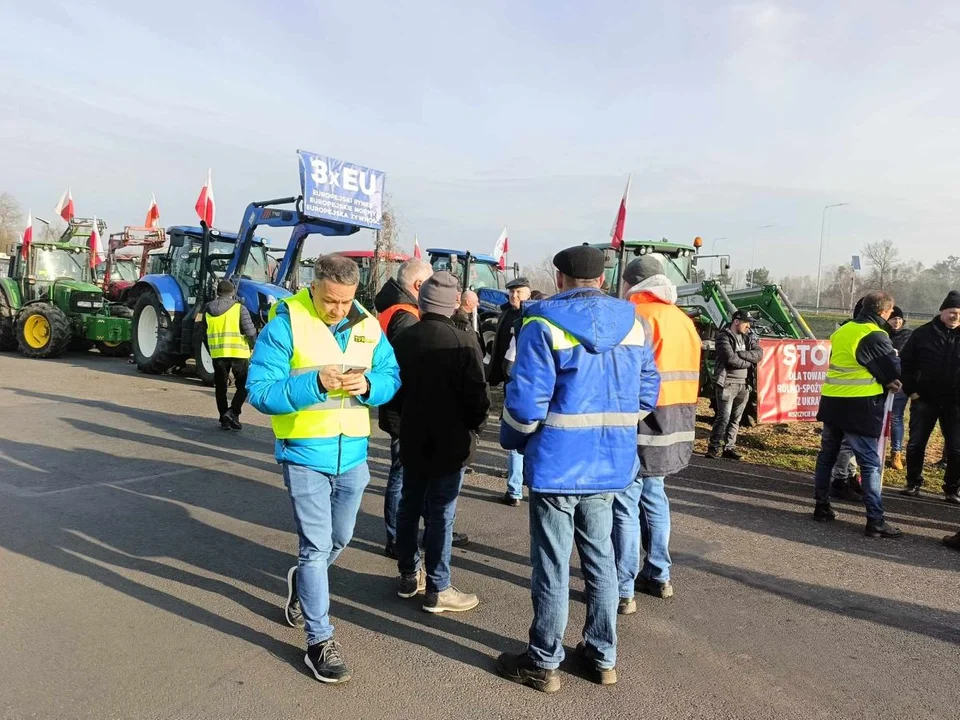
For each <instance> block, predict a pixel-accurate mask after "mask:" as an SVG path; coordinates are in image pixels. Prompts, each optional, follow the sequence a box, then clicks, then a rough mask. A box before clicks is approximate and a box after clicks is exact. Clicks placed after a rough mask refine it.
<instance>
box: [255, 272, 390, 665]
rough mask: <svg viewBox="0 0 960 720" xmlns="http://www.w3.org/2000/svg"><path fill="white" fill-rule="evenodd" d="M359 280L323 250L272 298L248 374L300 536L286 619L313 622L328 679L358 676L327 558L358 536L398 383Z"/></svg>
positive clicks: (317, 659) (310, 633) (312, 638)
mask: <svg viewBox="0 0 960 720" xmlns="http://www.w3.org/2000/svg"><path fill="white" fill-rule="evenodd" d="M359 282H360V271H359V269H358V267H357V265H356V263H354V262H353V261H352V260H350V259H348V258H345V257H343V256H341V255H324V256H322V257H320V258H319V259H318V260H317V262H316V264H315V266H314V279H313V282H311V283H310V287H309V288H306V289H304V290H301V291H300V292H299V293H297V294H296V295H293V296H291V297H288V298H284V299H283V300H281V301H280V302H278V303H277V304H276V305H275V306H274V309H275V312H274V313H273V318H272V319H271V320H270V322H268V323H267V325H266V327H264V329H263V332H262V333H261V334H260V338H259V340H258V341H257V346H256V348H255V349H254V352H253V358H252V359H251V361H250V375H249V380H248V382H247V388H248V390H249V391H250V404H251V405H253V406H254V407H255V408H257V409H258V410H259V411H260V412H262V413H265V414H266V415H270V416H271V420H272V422H273V432H274V435H275V436H276V438H277V442H276V451H275V453H276V458H277V462H279V463H280V464H281V466H282V467H283V479H284V483H285V485H286V486H287V490H288V491H289V493H290V500H291V503H292V505H293V514H294V518H295V520H296V527H297V535H298V536H299V541H300V552H299V558H298V562H297V565H295V566H294V567H292V568H290V570H289V571H288V573H287V604H286V618H287V622H288V623H289V624H290V625H293V626H303V627H304V628H305V630H306V635H307V653H306V655H305V656H304V662H305V663H306V665H307V667H308V668H310V671H311V672H312V673H313V675H314V677H316V679H317V680H319V681H321V682H325V683H342V682H346V681H347V680H349V679H350V671H349V670H348V669H347V665H346V663H345V662H344V660H343V655H342V652H341V649H340V645H339V643H337V642H335V641H334V639H333V625H331V623H330V587H329V580H328V577H327V568H328V567H329V566H330V565H331V564H333V562H334V561H335V560H336V559H337V557H338V556H339V555H340V553H341V552H342V551H343V549H344V548H345V547H346V546H347V543H349V542H350V539H351V538H352V536H353V527H354V524H355V522H356V519H357V512H358V511H359V510H360V500H361V498H362V496H363V490H364V488H365V487H366V486H367V483H368V482H369V481H370V470H369V468H368V467H367V440H368V438H369V436H370V407H371V406H376V405H382V404H383V403H385V402H387V401H388V400H390V398H392V397H393V396H394V395H395V394H396V392H397V390H398V389H399V387H400V371H399V369H398V368H397V360H396V358H395V357H394V354H393V348H391V347H390V343H389V342H388V341H387V338H386V336H385V334H384V333H383V332H382V331H381V329H380V325H379V324H378V323H377V320H376V319H375V318H374V317H372V316H371V315H370V313H368V312H367V311H366V310H365V309H364V308H363V307H361V306H360V304H359V303H357V302H356V301H355V300H354V296H355V294H356V291H357V285H358V284H359Z"/></svg>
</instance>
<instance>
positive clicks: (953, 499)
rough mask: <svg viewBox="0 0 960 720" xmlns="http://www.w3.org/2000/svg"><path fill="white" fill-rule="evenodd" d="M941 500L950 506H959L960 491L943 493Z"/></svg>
mask: <svg viewBox="0 0 960 720" xmlns="http://www.w3.org/2000/svg"><path fill="white" fill-rule="evenodd" d="M943 499H944V500H945V501H946V502H948V503H950V504H951V505H960V490H954V491H953V492H945V493H944V494H943Z"/></svg>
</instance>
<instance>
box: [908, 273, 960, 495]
mask: <svg viewBox="0 0 960 720" xmlns="http://www.w3.org/2000/svg"><path fill="white" fill-rule="evenodd" d="M900 359H901V362H902V364H903V391H904V392H905V393H906V394H907V396H908V397H910V399H911V403H910V440H909V442H908V443H907V488H906V489H905V490H904V491H903V493H904V494H905V495H913V496H916V495H919V494H920V487H921V486H922V485H923V460H924V456H925V455H926V451H927V441H928V440H929V439H930V433H932V432H933V428H934V426H935V425H936V424H937V421H938V420H939V421H940V430H941V431H942V432H943V440H944V445H945V448H946V456H947V470H946V472H945V473H944V476H943V493H944V499H945V500H946V501H947V502H948V503H950V504H952V505H960V291H957V290H952V291H950V293H949V294H948V295H947V297H946V298H945V299H944V301H943V303H942V304H941V305H940V315H938V316H937V317H935V318H934V319H933V320H931V321H930V322H928V323H927V324H925V325H921V326H920V327H918V328H917V329H916V330H914V331H913V334H912V335H910V338H909V339H908V340H907V343H906V345H904V347H903V351H902V352H901V354H900Z"/></svg>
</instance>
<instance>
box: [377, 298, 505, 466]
mask: <svg viewBox="0 0 960 720" xmlns="http://www.w3.org/2000/svg"><path fill="white" fill-rule="evenodd" d="M393 349H394V352H395V353H396V355H397V364H398V365H399V366H400V391H399V392H398V393H397V399H399V400H400V403H401V408H402V410H401V420H400V458H401V460H402V461H403V466H404V468H410V470H411V471H412V472H418V473H425V474H429V475H435V474H441V473H450V472H456V471H458V470H460V469H461V468H463V467H465V466H466V465H468V464H469V463H470V460H471V458H472V457H473V452H474V448H475V446H476V432H477V430H479V428H481V427H482V426H483V424H484V423H485V422H486V419H487V413H488V412H489V411H490V398H489V397H488V395H487V383H486V381H485V380H484V377H483V361H482V360H481V358H480V348H478V347H477V344H476V342H475V341H474V339H473V337H472V336H471V335H470V334H469V333H465V332H463V331H461V330H457V328H456V327H454V324H453V321H452V320H451V319H450V318H448V317H444V316H443V315H436V314H434V313H427V314H425V315H424V316H423V317H422V318H421V319H420V322H419V323H417V324H416V325H414V326H413V327H412V328H410V329H409V330H407V331H406V332H404V333H402V334H401V335H400V336H399V337H398V338H397V341H396V342H395V343H394V345H393Z"/></svg>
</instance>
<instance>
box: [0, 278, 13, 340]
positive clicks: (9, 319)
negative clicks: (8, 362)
mask: <svg viewBox="0 0 960 720" xmlns="http://www.w3.org/2000/svg"><path fill="white" fill-rule="evenodd" d="M14 314H15V313H14V312H13V308H12V307H10V301H9V300H7V295H6V293H5V292H3V290H0V350H3V351H9V350H16V349H17V333H16V332H15V331H14V322H13V316H14Z"/></svg>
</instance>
